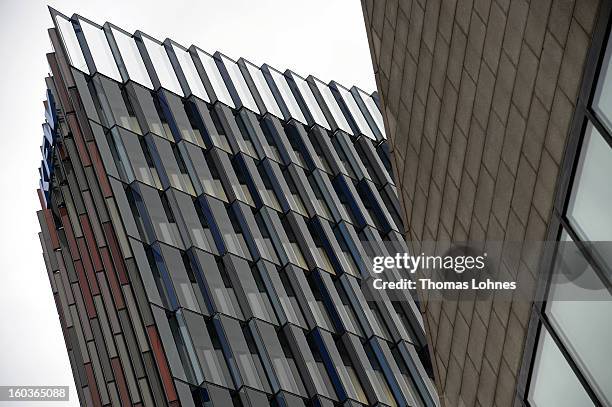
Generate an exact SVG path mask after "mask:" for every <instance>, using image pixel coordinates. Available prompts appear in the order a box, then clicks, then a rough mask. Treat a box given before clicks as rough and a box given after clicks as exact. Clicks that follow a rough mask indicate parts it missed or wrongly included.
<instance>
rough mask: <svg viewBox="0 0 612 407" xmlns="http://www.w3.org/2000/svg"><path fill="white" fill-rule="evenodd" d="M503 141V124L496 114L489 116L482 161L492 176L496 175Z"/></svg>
mask: <svg viewBox="0 0 612 407" xmlns="http://www.w3.org/2000/svg"><path fill="white" fill-rule="evenodd" d="M503 143H504V125H503V124H502V122H501V120H499V118H498V117H497V115H496V114H492V115H491V117H489V126H488V127H487V132H486V135H485V145H484V151H483V153H482V163H483V164H484V165H485V167H487V169H488V170H489V172H490V173H491V175H492V176H493V177H497V167H498V166H499V160H500V158H501V151H502V146H503Z"/></svg>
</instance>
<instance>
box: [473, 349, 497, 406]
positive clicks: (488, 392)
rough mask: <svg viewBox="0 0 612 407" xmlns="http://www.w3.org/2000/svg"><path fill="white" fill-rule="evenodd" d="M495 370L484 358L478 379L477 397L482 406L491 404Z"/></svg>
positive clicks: (493, 392)
mask: <svg viewBox="0 0 612 407" xmlns="http://www.w3.org/2000/svg"><path fill="white" fill-rule="evenodd" d="M496 379H497V372H495V371H494V370H493V368H492V367H491V364H490V363H489V362H488V361H487V360H485V361H483V362H482V367H481V369H480V379H479V381H478V390H477V392H476V393H477V396H476V397H477V399H478V402H479V403H480V404H481V405H482V406H487V407H489V406H493V400H494V397H495V383H496Z"/></svg>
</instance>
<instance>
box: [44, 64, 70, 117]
mask: <svg viewBox="0 0 612 407" xmlns="http://www.w3.org/2000/svg"><path fill="white" fill-rule="evenodd" d="M47 61H48V62H49V67H50V68H51V73H52V74H53V82H54V83H55V87H56V88H57V92H58V93H59V99H60V104H61V105H62V109H63V110H64V112H71V111H72V102H71V101H70V98H69V96H68V91H67V90H66V85H65V84H64V80H63V79H62V75H61V74H60V69H59V65H58V62H57V58H56V56H55V53H49V54H47Z"/></svg>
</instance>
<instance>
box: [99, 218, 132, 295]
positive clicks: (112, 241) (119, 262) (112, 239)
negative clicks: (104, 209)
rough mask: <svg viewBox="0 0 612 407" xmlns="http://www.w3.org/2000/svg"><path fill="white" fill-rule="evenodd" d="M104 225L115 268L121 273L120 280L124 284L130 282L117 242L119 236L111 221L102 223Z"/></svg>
mask: <svg viewBox="0 0 612 407" xmlns="http://www.w3.org/2000/svg"><path fill="white" fill-rule="evenodd" d="M102 227H103V228H104V234H105V235H106V240H107V241H108V248H109V249H110V252H111V255H112V257H113V263H114V264H115V269H116V270H117V274H118V275H119V282H120V283H121V284H122V285H123V284H128V283H129V282H130V281H129V280H128V278H127V274H126V271H125V263H124V261H123V255H122V254H121V249H119V242H117V236H115V231H114V230H113V225H111V223H110V222H106V223H104V224H103V225H102Z"/></svg>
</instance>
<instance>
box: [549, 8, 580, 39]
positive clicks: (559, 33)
mask: <svg viewBox="0 0 612 407" xmlns="http://www.w3.org/2000/svg"><path fill="white" fill-rule="evenodd" d="M573 9H574V0H553V2H552V6H551V8H550V15H549V16H548V30H550V32H551V33H552V35H553V36H554V37H555V38H556V39H557V41H558V42H559V44H561V46H562V47H563V46H564V45H565V39H566V38H567V30H568V28H569V26H570V20H571V18H572V11H573Z"/></svg>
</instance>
